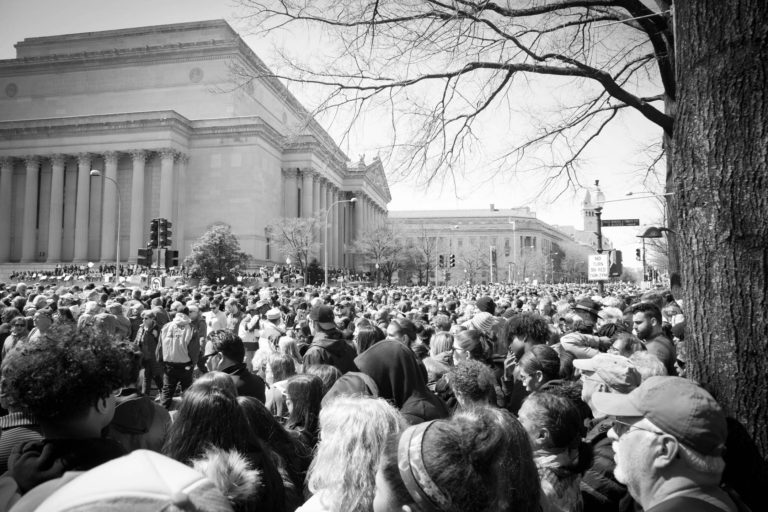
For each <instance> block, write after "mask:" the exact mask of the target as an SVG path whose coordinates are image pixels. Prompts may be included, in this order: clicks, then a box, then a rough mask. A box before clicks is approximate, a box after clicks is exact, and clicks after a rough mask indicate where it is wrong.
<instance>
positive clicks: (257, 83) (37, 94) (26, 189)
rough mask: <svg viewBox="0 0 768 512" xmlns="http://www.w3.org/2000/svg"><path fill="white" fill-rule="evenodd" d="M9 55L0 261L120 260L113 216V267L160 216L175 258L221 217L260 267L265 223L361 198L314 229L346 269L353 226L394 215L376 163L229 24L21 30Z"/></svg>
mask: <svg viewBox="0 0 768 512" xmlns="http://www.w3.org/2000/svg"><path fill="white" fill-rule="evenodd" d="M16 52H17V58H15V59H10V60H2V61H0V263H5V262H20V263H24V264H30V263H50V264H53V263H59V262H64V263H65V262H85V261H94V262H99V261H102V262H110V261H113V260H114V259H115V255H116V250H117V244H116V235H117V231H118V226H117V222H118V217H119V218H120V228H119V232H120V242H119V246H120V253H121V254H120V256H121V260H122V261H128V262H135V261H136V257H137V251H138V249H139V248H142V247H144V246H145V245H146V242H147V239H148V231H149V223H150V220H151V219H152V218H155V217H164V218H167V219H169V220H171V222H173V237H172V238H173V245H174V248H176V249H178V250H179V251H180V256H181V258H183V257H184V256H185V255H186V254H188V253H189V252H190V250H191V244H192V243H193V241H194V240H195V239H196V238H198V237H199V236H200V235H201V234H202V233H204V232H205V231H206V230H207V229H208V228H209V227H210V226H211V225H213V224H216V223H226V224H229V225H231V226H232V230H233V232H234V233H235V234H236V235H237V237H238V238H239V240H240V243H241V246H242V247H243V249H244V250H245V251H246V252H247V253H249V254H251V255H252V256H253V257H254V258H255V260H256V261H272V262H280V261H282V258H283V255H281V254H278V253H277V251H276V250H275V249H274V247H272V245H273V244H272V243H271V241H270V240H269V237H268V236H267V233H266V227H267V225H269V224H270V223H271V222H272V221H273V220H274V219H276V218H279V217H297V216H310V215H317V214H323V213H324V212H325V211H326V209H327V208H328V207H329V206H330V205H333V204H334V203H336V202H337V201H344V200H349V199H351V198H353V197H354V198H356V202H354V203H348V202H347V203H341V204H339V205H337V206H336V207H335V208H333V209H332V211H331V214H330V221H329V225H330V227H331V229H330V230H329V231H330V236H329V237H328V240H325V236H324V234H321V235H320V236H321V237H322V242H323V243H327V244H328V254H329V264H330V265H331V266H338V267H341V266H353V265H354V258H353V257H352V256H351V255H350V252H349V250H348V249H349V246H350V244H351V243H352V241H353V240H354V238H355V236H356V235H357V234H359V233H361V232H362V231H363V230H364V229H366V227H368V226H371V225H374V224H376V223H378V222H382V221H384V220H385V218H386V216H387V203H389V201H390V200H391V196H390V193H389V187H388V185H387V180H386V176H385V173H384V169H383V167H382V164H381V162H380V160H379V159H378V158H374V159H373V161H371V162H368V163H366V162H364V161H363V160H362V159H361V161H360V162H358V163H355V164H352V163H350V162H349V160H348V158H347V156H346V155H345V154H344V153H343V152H342V151H341V150H340V149H339V147H338V146H337V145H336V143H335V142H334V141H333V140H332V139H331V137H330V136H329V135H328V134H327V133H326V131H325V130H324V129H323V128H322V127H321V126H320V125H319V124H318V123H317V122H316V121H315V120H314V119H313V118H312V117H311V116H310V115H309V114H308V112H307V111H306V110H305V109H304V108H303V107H302V105H301V104H300V103H299V102H298V100H297V99H296V98H295V97H294V96H293V95H292V94H291V93H290V92H289V91H288V89H287V88H286V87H285V86H284V85H283V84H282V83H281V82H280V81H279V80H277V79H273V78H266V77H265V75H266V74H268V70H267V68H266V67H265V65H264V64H263V62H262V61H261V60H259V58H258V57H257V56H256V55H255V54H254V52H253V51H252V50H251V49H250V48H249V47H248V46H247V45H246V44H245V43H244V41H243V40H242V39H241V38H240V37H239V36H238V34H237V33H236V32H235V31H234V30H233V29H232V27H230V26H229V25H228V24H227V23H226V22H225V21H221V20H216V21H205V22H195V23H181V24H173V25H162V26H153V27H140V28H135V29H125V30H111V31H104V32H91V33H82V34H68V35H61V36H52V37H35V38H28V39H25V40H23V41H21V42H19V43H17V44H16ZM254 77H256V78H254ZM94 169H95V170H98V171H100V172H101V173H102V175H103V178H101V177H91V176H90V171H91V170H94ZM105 178H110V179H105ZM110 180H114V181H115V182H117V184H118V186H115V184H114V183H113V182H112V181H110ZM118 193H119V195H118ZM118 209H119V215H118Z"/></svg>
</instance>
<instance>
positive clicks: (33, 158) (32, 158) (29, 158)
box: [24, 155, 40, 167]
mask: <svg viewBox="0 0 768 512" xmlns="http://www.w3.org/2000/svg"><path fill="white" fill-rule="evenodd" d="M24 163H26V164H27V167H29V166H35V165H38V164H39V163H40V157H39V156H38V155H25V156H24Z"/></svg>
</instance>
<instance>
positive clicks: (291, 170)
mask: <svg viewBox="0 0 768 512" xmlns="http://www.w3.org/2000/svg"><path fill="white" fill-rule="evenodd" d="M283 175H284V176H285V177H286V178H295V177H297V176H298V175H299V170H298V169H297V168H295V167H288V168H284V169H283Z"/></svg>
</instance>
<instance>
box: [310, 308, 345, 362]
mask: <svg viewBox="0 0 768 512" xmlns="http://www.w3.org/2000/svg"><path fill="white" fill-rule="evenodd" d="M334 320H335V319H334V316H333V308H332V307H331V306H325V305H318V306H314V307H313V308H312V309H311V310H310V312H309V330H310V331H311V332H312V344H311V345H310V346H309V348H308V349H307V352H306V353H305V354H304V360H303V362H304V367H305V368H306V367H308V366H312V365H315V364H329V365H331V366H335V367H336V368H338V369H339V371H340V372H341V373H347V372H350V371H357V366H355V355H356V352H355V349H354V348H352V347H351V346H350V345H349V344H348V343H347V342H346V341H345V340H344V338H343V336H342V334H341V331H340V330H339V329H338V328H337V327H336V323H335V321H334Z"/></svg>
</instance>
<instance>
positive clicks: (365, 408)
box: [297, 397, 405, 512]
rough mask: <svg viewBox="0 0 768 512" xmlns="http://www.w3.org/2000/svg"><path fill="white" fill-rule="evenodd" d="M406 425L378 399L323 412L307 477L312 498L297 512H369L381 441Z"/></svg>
mask: <svg viewBox="0 0 768 512" xmlns="http://www.w3.org/2000/svg"><path fill="white" fill-rule="evenodd" d="M404 426H405V420H404V419H403V417H402V416H401V415H400V413H398V412H397V409H395V408H394V407H392V406H391V405H389V404H388V403H387V402H386V401H384V400H381V399H377V398H368V397H355V398H353V397H339V398H337V399H335V400H333V401H332V402H331V403H330V404H328V405H327V406H326V407H324V408H323V410H322V411H321V412H320V434H321V435H320V443H319V444H318V445H317V453H316V454H315V458H314V460H312V465H311V466H310V467H309V474H308V476H307V484H308V487H309V491H310V492H311V493H312V497H311V498H310V499H309V500H308V501H307V502H306V503H305V504H304V506H302V507H301V508H299V510H298V511H297V512H347V511H348V512H368V511H370V510H371V506H372V504H373V496H374V494H375V490H376V469H377V468H378V466H379V455H380V453H381V449H382V447H383V446H384V441H385V440H386V439H387V436H389V435H391V434H397V433H398V432H400V431H401V430H402V428H403V427H404Z"/></svg>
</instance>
